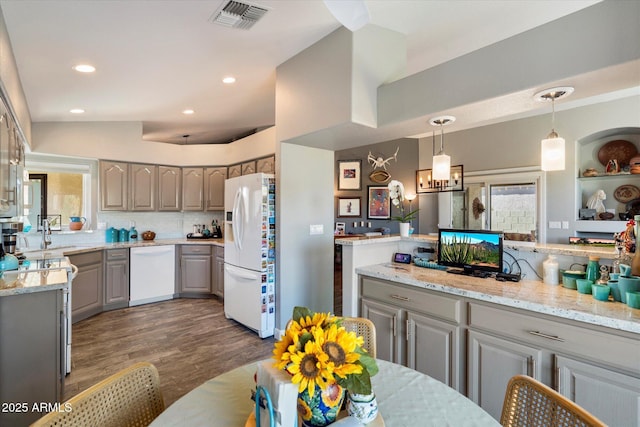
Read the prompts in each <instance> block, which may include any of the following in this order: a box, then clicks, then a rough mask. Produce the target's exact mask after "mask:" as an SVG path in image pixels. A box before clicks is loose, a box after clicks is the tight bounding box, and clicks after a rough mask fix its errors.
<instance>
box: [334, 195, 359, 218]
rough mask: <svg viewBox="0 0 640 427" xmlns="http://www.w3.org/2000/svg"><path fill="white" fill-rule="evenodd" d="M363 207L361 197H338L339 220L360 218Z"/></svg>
mask: <svg viewBox="0 0 640 427" xmlns="http://www.w3.org/2000/svg"><path fill="white" fill-rule="evenodd" d="M361 205H362V199H361V198H360V197H338V218H347V217H355V218H358V217H360V216H361V214H360V212H361Z"/></svg>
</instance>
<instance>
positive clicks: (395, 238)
mask: <svg viewBox="0 0 640 427" xmlns="http://www.w3.org/2000/svg"><path fill="white" fill-rule="evenodd" d="M400 241H404V242H415V243H430V244H436V243H438V236H437V235H432V234H416V235H411V236H409V237H400V235H398V234H390V235H384V236H361V235H358V236H349V235H345V236H336V237H335V244H337V245H343V246H362V245H375V244H381V243H389V242H400ZM503 245H504V249H506V250H509V251H520V252H537V253H542V254H554V255H569V256H579V257H589V256H590V255H596V256H599V257H600V258H601V259H615V257H616V254H615V249H614V248H610V247H600V246H590V245H569V244H567V245H564V244H561V243H534V242H518V241H515V240H506V241H504V243H503Z"/></svg>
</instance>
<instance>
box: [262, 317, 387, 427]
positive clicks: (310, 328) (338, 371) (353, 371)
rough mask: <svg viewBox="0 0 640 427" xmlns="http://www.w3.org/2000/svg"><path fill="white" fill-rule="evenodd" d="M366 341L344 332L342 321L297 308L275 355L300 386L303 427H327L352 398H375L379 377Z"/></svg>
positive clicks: (299, 403) (294, 381) (354, 334)
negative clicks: (375, 380) (373, 380)
mask: <svg viewBox="0 0 640 427" xmlns="http://www.w3.org/2000/svg"><path fill="white" fill-rule="evenodd" d="M363 343H364V339H363V337H361V336H357V335H356V333H355V332H351V331H347V330H346V329H345V327H344V326H342V319H341V318H340V317H336V316H332V315H331V314H330V313H313V312H311V311H310V310H309V309H308V308H306V307H295V308H294V310H293V316H292V318H291V321H290V322H289V323H288V325H287V330H286V332H285V334H284V335H283V337H282V339H281V340H280V341H278V342H276V344H275V347H274V350H273V358H274V359H275V366H276V367H277V368H279V369H283V370H285V371H287V372H288V373H289V374H291V381H292V382H293V383H294V384H298V404H297V407H298V413H299V415H300V418H301V420H302V425H303V426H305V427H306V426H313V427H316V426H326V425H328V424H331V423H332V422H334V421H335V420H336V419H337V416H338V412H339V411H340V409H341V407H342V403H343V401H344V399H345V393H348V394H350V395H373V391H372V389H371V377H372V376H373V375H375V374H376V373H377V372H378V366H377V364H376V361H375V359H374V358H373V357H371V356H370V355H369V354H368V352H367V351H366V350H365V349H364V348H363Z"/></svg>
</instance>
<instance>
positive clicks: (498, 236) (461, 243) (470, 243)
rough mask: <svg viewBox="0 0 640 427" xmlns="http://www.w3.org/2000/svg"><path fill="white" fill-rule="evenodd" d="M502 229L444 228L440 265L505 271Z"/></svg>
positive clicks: (439, 249) (441, 230)
mask: <svg viewBox="0 0 640 427" xmlns="http://www.w3.org/2000/svg"><path fill="white" fill-rule="evenodd" d="M502 236H503V233H502V232H500V231H488V230H456V229H440V230H439V231H438V264H440V265H446V266H448V267H456V268H461V269H464V270H465V271H469V272H472V271H475V270H482V271H487V272H495V273H500V272H502Z"/></svg>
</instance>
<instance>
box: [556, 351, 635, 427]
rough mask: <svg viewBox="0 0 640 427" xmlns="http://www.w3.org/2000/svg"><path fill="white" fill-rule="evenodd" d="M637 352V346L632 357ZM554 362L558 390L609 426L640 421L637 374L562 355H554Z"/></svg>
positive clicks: (631, 424) (625, 424) (629, 424)
mask: <svg viewBox="0 0 640 427" xmlns="http://www.w3.org/2000/svg"><path fill="white" fill-rule="evenodd" d="M638 345H640V344H638ZM639 354H640V349H638V350H637V352H636V355H635V357H636V358H638V357H640V355H639ZM632 357H633V356H632ZM555 366H556V369H557V372H558V392H560V394H562V395H563V396H565V397H567V398H569V399H571V400H573V401H574V402H576V403H577V404H578V405H580V406H582V407H583V408H589V412H591V413H592V414H594V415H595V416H597V417H598V418H600V419H601V420H603V421H604V422H606V423H607V424H608V425H610V426H638V425H640V381H639V380H638V378H633V377H630V376H628V375H623V374H620V373H619V372H616V371H614V370H612V369H607V367H606V366H602V365H601V364H594V363H586V362H584V361H579V360H576V359H573V358H570V357H565V356H556V357H555Z"/></svg>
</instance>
